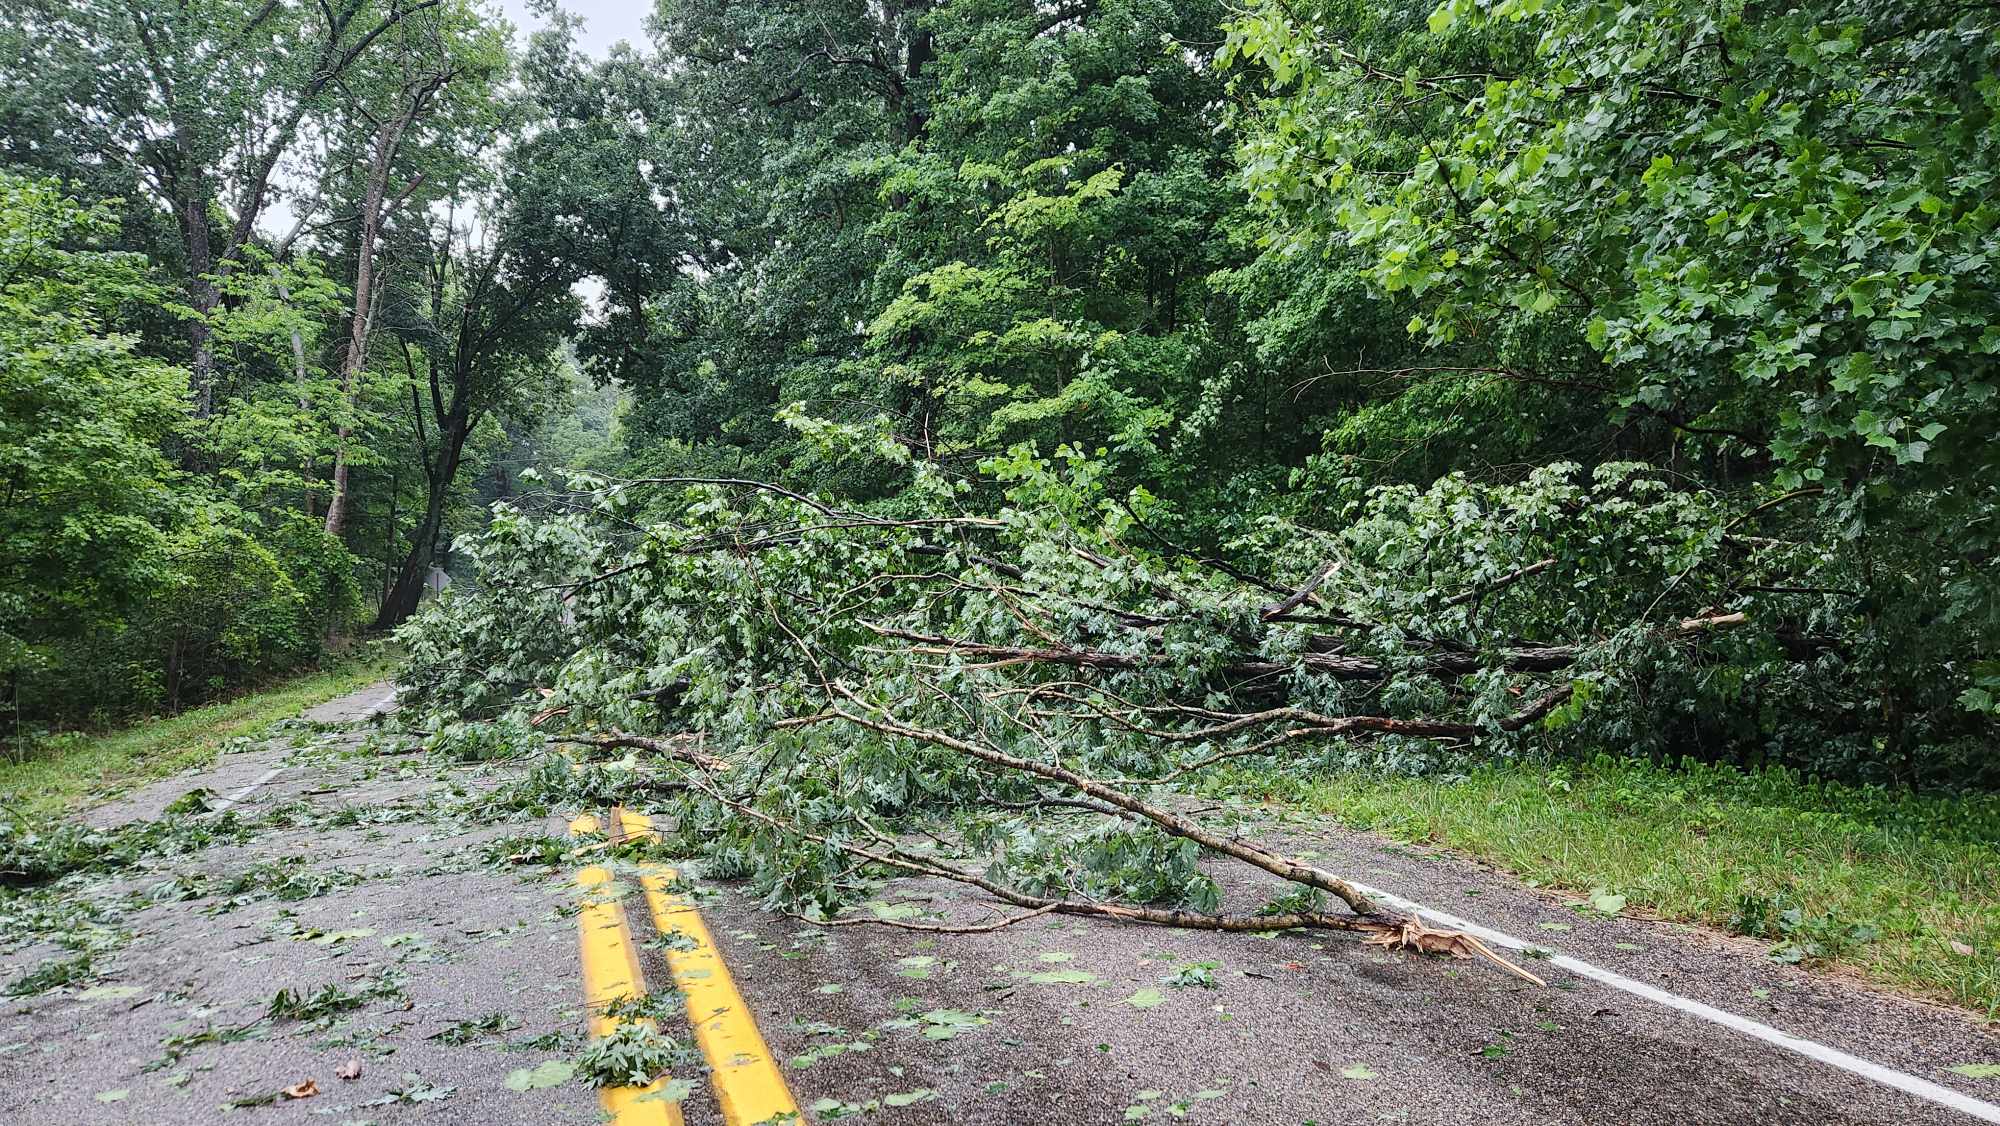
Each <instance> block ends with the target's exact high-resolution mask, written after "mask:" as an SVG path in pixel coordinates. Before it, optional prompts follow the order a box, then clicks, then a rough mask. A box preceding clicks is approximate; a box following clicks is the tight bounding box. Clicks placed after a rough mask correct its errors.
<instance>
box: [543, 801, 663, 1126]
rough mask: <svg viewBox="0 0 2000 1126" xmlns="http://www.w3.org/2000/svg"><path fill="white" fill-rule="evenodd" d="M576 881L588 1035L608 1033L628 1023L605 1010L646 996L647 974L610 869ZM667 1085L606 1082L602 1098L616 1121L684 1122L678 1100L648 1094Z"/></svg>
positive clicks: (581, 823)
mask: <svg viewBox="0 0 2000 1126" xmlns="http://www.w3.org/2000/svg"><path fill="white" fill-rule="evenodd" d="M569 831H570V835H571V836H578V835H581V834H584V833H594V832H596V831H597V818H595V817H591V816H588V815H585V816H583V817H579V818H577V819H576V820H574V821H572V822H570V823H569ZM576 882H577V885H578V886H579V887H581V888H582V889H583V908H582V910H580V911H578V912H577V916H576V926H577V933H578V935H579V937H580V940H581V943H582V947H583V997H584V1001H585V1002H586V1004H588V1006H589V1011H590V1034H591V1035H592V1036H609V1035H610V1034H612V1033H613V1032H616V1031H617V1030H618V1026H619V1025H621V1024H624V1023H626V1022H625V1021H622V1020H620V1019H619V1018H617V1017H614V1016H611V1015H609V1014H608V1013H606V1012H605V1009H606V1008H608V1007H609V1006H610V1005H611V1004H612V1003H613V1002H615V1001H620V1000H625V999H627V998H634V997H643V996H645V994H646V978H645V974H644V973H643V972H642V971H641V970H640V969H639V950H638V947H637V946H635V945H634V944H633V942H632V930H631V928H630V927H628V926H626V924H625V908H624V906H623V905H621V904H620V903H619V902H618V899H617V897H616V895H614V894H613V892H612V886H611V873H610V872H609V871H608V870H606V869H604V868H602V867H598V866H595V865H593V866H591V867H589V868H585V869H584V870H583V871H581V872H578V873H577V874H576ZM638 1023H641V1024H646V1025H651V1024H652V1023H653V1022H652V1021H650V1020H648V1021H640V1022H638ZM666 1084H667V1081H666V1079H665V1078H660V1079H656V1080H654V1081H653V1082H652V1083H650V1084H648V1085H646V1086H644V1087H602V1088H599V1090H598V1097H599V1099H600V1100H601V1101H602V1102H603V1103H604V1111H605V1113H606V1114H608V1115H609V1116H610V1119H611V1122H612V1123H613V1126H682V1122H681V1107H680V1104H679V1103H677V1102H669V1101H667V1100H666V1099H663V1098H651V1099H649V1098H647V1096H648V1095H657V1094H659V1093H660V1091H661V1090H662V1089H663V1088H665V1087H666Z"/></svg>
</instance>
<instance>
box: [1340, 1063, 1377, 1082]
mask: <svg viewBox="0 0 2000 1126" xmlns="http://www.w3.org/2000/svg"><path fill="white" fill-rule="evenodd" d="M1376 1074H1377V1073H1376V1071H1375V1069H1374V1068H1372V1067H1369V1066H1368V1065H1367V1064H1365V1063H1351V1064H1348V1065H1347V1066H1346V1067H1343V1068H1341V1069H1340V1076H1341V1078H1343V1079H1363V1080H1366V1079H1373V1078H1375V1076H1376Z"/></svg>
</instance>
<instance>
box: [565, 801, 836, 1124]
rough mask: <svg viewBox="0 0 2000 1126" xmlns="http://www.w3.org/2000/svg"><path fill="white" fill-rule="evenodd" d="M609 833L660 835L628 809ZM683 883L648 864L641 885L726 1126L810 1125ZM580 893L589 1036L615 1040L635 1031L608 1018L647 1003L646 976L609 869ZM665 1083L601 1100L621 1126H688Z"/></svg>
mask: <svg viewBox="0 0 2000 1126" xmlns="http://www.w3.org/2000/svg"><path fill="white" fill-rule="evenodd" d="M598 827H599V823H598V820H597V818H595V817H591V816H584V817H579V818H577V819H576V820H574V821H571V822H570V826H569V829H570V833H571V835H572V836H576V835H582V834H587V833H594V832H596V831H597V830H598ZM610 828H611V836H612V838H613V839H623V838H625V837H628V836H635V837H637V836H651V835H653V832H654V830H653V823H652V820H651V819H650V818H647V817H646V816H644V815H642V814H637V813H630V812H627V811H626V810H624V809H622V808H617V809H613V810H612V825H611V827H610ZM678 877H679V873H677V872H675V871H674V870H673V869H671V868H662V867H658V866H656V865H646V866H642V867H641V868H640V875H639V884H640V887H641V888H642V889H643V890H644V891H645V895H646V903H647V906H648V907H649V908H650V909H651V911H652V913H653V924H654V926H655V927H657V928H658V930H659V932H660V934H661V936H662V937H665V938H667V939H669V942H668V944H667V967H668V969H669V970H671V971H672V973H673V978H674V984H675V985H676V986H678V987H679V989H680V991H681V994H682V996H683V997H684V998H685V999H686V1002H687V1013H688V1020H689V1022H690V1023H691V1024H693V1026H694V1036H695V1042H696V1043H697V1044H699V1045H700V1046H701V1052H702V1055H703V1057H705V1058H706V1060H707V1062H708V1070H709V1075H708V1077H709V1084H710V1086H711V1088H712V1089H713V1091H714V1092H715V1100H716V1102H717V1103H718V1104H719V1105H720V1106H721V1108H722V1119H723V1122H724V1123H725V1124H726V1126H757V1124H760V1123H772V1124H781V1123H794V1122H801V1121H803V1118H802V1117H801V1116H800V1114H799V1108H798V1103H797V1102H796V1101H795V1100H794V1099H793V1098H792V1093H791V1090H790V1088H788V1087H787V1086H786V1085H785V1078H784V1075H783V1074H781V1073H780V1072H779V1071H778V1065H777V1063H776V1061H774V1060H773V1059H772V1058H771V1049H770V1046H769V1045H767V1044H766V1043H765V1042H764V1035H763V1033H761V1032H759V1031H758V1029H757V1020H756V1018H755V1017H754V1016H752V1015H751V1012H750V1007H749V1006H748V1005H747V1004H745V1003H744V1001H743V994H742V992H741V991H740V990H738V989H737V988H736V982H735V980H734V979H732V978H731V977H730V976H729V967H728V966H727V965H726V964H725V963H724V962H723V960H722V954H721V953H720V952H719V951H717V950H716V948H715V941H714V939H713V938H712V937H711V936H710V935H709V932H708V927H707V925H706V924H704V923H703V922H702V920H701V915H700V913H699V912H697V911H696V910H695V908H694V905H693V904H691V903H689V902H688V901H687V900H686V899H684V898H682V897H681V895H680V894H679V893H678V891H677V890H676V885H677V880H678ZM577 884H578V885H579V886H580V887H581V888H582V889H583V892H584V897H583V909H582V911H581V912H579V913H578V915H577V929H578V933H579V935H580V936H581V943H582V953H583V988H584V996H585V999H586V1000H587V1001H588V1003H589V1005H590V1014H591V1015H590V1032H591V1035H593V1036H607V1035H610V1034H611V1033H613V1032H615V1031H617V1029H618V1027H619V1026H620V1025H621V1024H625V1023H635V1022H633V1021H626V1020H622V1019H620V1018H617V1017H613V1016H611V1015H610V1014H609V1013H608V1012H607V1009H608V1008H609V1007H610V1006H612V1005H613V1004H614V1003H616V1002H617V1001H619V1000H621V999H637V998H639V997H643V996H645V994H646V982H645V975H644V972H643V971H642V970H641V969H640V966H639V955H638V948H637V946H636V945H635V944H634V943H633V941H632V932H631V929H630V928H629V927H628V926H627V925H626V921H625V909H624V907H623V906H622V905H621V904H620V903H619V902H618V900H617V898H616V895H615V891H614V886H615V885H614V884H613V882H612V878H611V873H610V871H608V870H607V869H605V868H603V867H601V866H592V867H589V868H585V869H583V870H582V871H581V872H579V873H577ZM636 1023H646V1024H651V1023H652V1022H650V1021H640V1022H636ZM666 1084H667V1079H666V1077H664V1076H663V1077H660V1078H658V1079H655V1080H654V1081H653V1082H652V1083H651V1084H649V1085H647V1086H645V1087H606V1088H604V1089H603V1091H602V1092H601V1094H602V1098H603V1102H604V1109H605V1112H606V1113H607V1114H608V1115H609V1116H610V1119H611V1121H612V1123H613V1124H614V1126H682V1117H681V1108H680V1104H679V1103H677V1102H673V1101H670V1100H669V1099H667V1098H666V1097H665V1095H664V1089H665V1087H666Z"/></svg>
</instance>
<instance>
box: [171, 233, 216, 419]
mask: <svg viewBox="0 0 2000 1126" xmlns="http://www.w3.org/2000/svg"><path fill="white" fill-rule="evenodd" d="M175 210H176V211H177V212H178V216H177V218H179V220H180V227H181V238H182V240H183V243H184V245H185V246H186V249H187V271H188V276H187V296H188V305H189V307H190V308H192V309H193V310H194V316H191V317H189V318H187V321H186V325H187V337H188V353H189V357H190V359H189V361H188V397H189V398H190V399H192V400H193V401H194V413H195V417H196V418H207V417H208V416H209V415H210V414H213V413H214V412H215V345H214V343H213V339H212V338H213V336H214V330H213V329H212V328H211V327H210V326H209V323H208V317H209V315H210V314H211V313H213V312H215V307H216V306H217V305H220V304H221V303H222V294H221V292H220V291H219V290H217V289H216V288H215V280H214V278H213V277H212V276H211V275H212V274H213V272H214V270H215V252H214V249H213V247H212V246H211V245H210V243H209V232H208V209H207V206H206V201H205V200H203V199H201V198H199V197H198V196H196V197H185V196H184V197H183V198H182V199H181V200H180V201H179V204H178V206H177V207H176V208H175Z"/></svg>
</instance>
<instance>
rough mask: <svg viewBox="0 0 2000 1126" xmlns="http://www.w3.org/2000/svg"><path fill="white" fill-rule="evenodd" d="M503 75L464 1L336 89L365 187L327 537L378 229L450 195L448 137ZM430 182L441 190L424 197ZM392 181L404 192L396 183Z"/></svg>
mask: <svg viewBox="0 0 2000 1126" xmlns="http://www.w3.org/2000/svg"><path fill="white" fill-rule="evenodd" d="M503 69H504V50H503V48H502V46H501V44H500V43H499V42H498V41H497V36H496V35H495V29H493V28H491V27H486V26H482V25H481V23H480V22H479V20H478V18H477V16H476V15H475V14H474V13H473V12H472V11H471V9H470V8H469V7H468V6H466V5H465V4H464V3H462V2H460V0H451V2H448V3H444V4H441V5H440V6H439V7H436V8H433V9H431V10H429V11H427V12H424V13H422V14H419V15H412V16H409V17H406V18H404V19H403V20H401V21H400V22H399V23H398V24H397V26H396V27H395V28H394V29H392V30H391V31H390V32H389V33H388V34H387V35H385V36H384V37H383V41H382V44H381V45H380V46H379V47H378V49H377V50H376V52H375V53H374V56H373V57H372V58H370V59H368V60H366V62H365V64H363V65H357V67H356V68H355V70H356V73H355V74H354V75H352V76H351V80H347V81H343V82H342V83H340V86H341V88H342V90H343V92H345V93H346V94H347V95H348V96H347V98H346V99H345V103H344V104H345V108H346V110H347V112H348V113H349V114H351V115H352V116H353V118H355V119H358V120H357V121H356V122H355V124H356V125H357V126H358V127H359V128H357V130H356V132H357V133H358V134H359V136H358V140H359V142H360V143H359V145H358V149H359V151H358V152H357V153H355V154H354V155H355V157H356V158H357V163H358V164H359V168H360V180H361V185H360V197H359V199H357V200H356V201H355V206H354V286H353V294H354V299H353V306H352V311H351V313H350V315H349V317H348V330H347V346H346V350H345V352H344V354H343V355H342V359H341V364H340V395H339V407H338V421H337V423H336V426H337V441H336V445H335V448H334V461H333V472H332V480H331V483H330V491H329V494H328V499H327V508H326V522H325V528H326V532H327V534H328V535H331V536H339V535H340V534H341V533H342V531H343V530H344V528H345V525H346V521H347V509H348V464H349V454H350V450H349V443H350V441H351V439H352V438H353V415H354V411H355V403H356V387H357V384H358V383H359V381H360V378H361V373H362V369H363V368H364V367H366V366H367V364H368V360H369V351H368V344H369V337H370V332H371V330H372V328H373V327H374V319H375V298H376V294H377V291H378V290H379V288H380V285H379V281H378V278H377V270H378V263H377V249H378V246H379V244H380V242H381V236H382V230H383V227H384V225H385V224H387V223H388V222H389V220H390V218H391V217H392V216H393V215H394V214H395V213H396V212H397V211H399V210H402V209H404V208H405V207H408V206H410V205H411V204H412V203H413V202H414V203H415V204H417V205H422V204H425V203H428V202H429V201H430V198H432V197H434V196H435V194H436V190H437V188H439V187H442V188H443V189H444V190H447V191H448V190H450V187H451V182H452V180H453V179H454V178H455V177H456V176H457V175H458V174H461V173H462V171H463V169H462V168H461V167H454V166H453V165H454V162H455V161H454V158H456V157H458V156H459V155H460V152H461V150H462V149H463V148H464V145H463V144H462V143H455V139H454V137H453V136H452V134H453V132H454V131H456V130H461V129H467V128H470V127H476V126H478V125H480V124H483V122H480V121H477V120H468V118H474V119H476V118H477V117H478V116H479V115H480V111H481V109H482V108H483V107H485V106H487V105H488V103H490V102H491V100H492V98H493V90H492V88H491V83H492V81H493V78H494V76H496V75H497V74H499V73H501V71H502V70H503ZM434 174H437V175H436V179H437V180H438V181H440V183H438V184H437V185H435V186H434V188H433V191H432V192H431V193H428V194H426V193H423V192H422V189H423V188H424V187H425V184H426V181H427V180H430V179H432V177H433V175H434ZM396 177H400V178H401V180H402V183H401V184H400V185H395V184H392V179H394V178H396ZM392 188H393V191H392Z"/></svg>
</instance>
